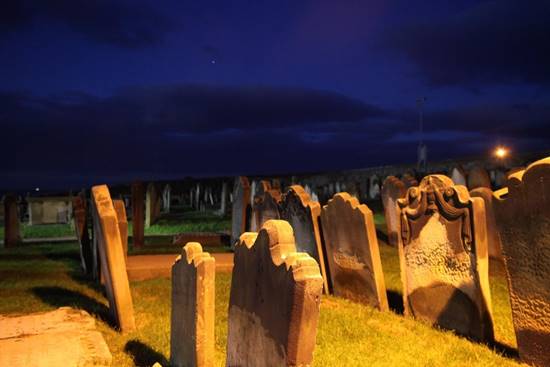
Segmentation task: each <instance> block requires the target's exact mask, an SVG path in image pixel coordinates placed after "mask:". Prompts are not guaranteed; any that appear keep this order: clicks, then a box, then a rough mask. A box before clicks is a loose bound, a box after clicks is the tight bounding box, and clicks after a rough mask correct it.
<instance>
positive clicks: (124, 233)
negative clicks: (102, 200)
mask: <svg viewBox="0 0 550 367" xmlns="http://www.w3.org/2000/svg"><path fill="white" fill-rule="evenodd" d="M113 206H114V208H115V213H116V218H117V222H118V231H119V232H120V240H121V241H122V249H123V251H124V258H126V257H127V256H128V219H127V218H126V206H125V205H124V200H118V199H115V200H113Z"/></svg>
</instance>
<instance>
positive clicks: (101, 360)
mask: <svg viewBox="0 0 550 367" xmlns="http://www.w3.org/2000/svg"><path fill="white" fill-rule="evenodd" d="M0 351H1V352H0V366H29V367H34V366H46V367H49V366H52V367H57V366H67V367H87V366H110V365H111V360H112V356H111V353H110V352H109V348H108V347H107V344H106V343H105V340H104V339H103V336H102V335H101V333H100V332H98V331H96V329H95V320H94V319H93V318H92V317H91V316H90V315H89V314H88V313H86V312H85V311H82V310H75V309H72V308H70V307H61V308H59V309H57V310H55V311H50V312H46V313H36V314H30V315H25V316H18V317H4V316H0Z"/></svg>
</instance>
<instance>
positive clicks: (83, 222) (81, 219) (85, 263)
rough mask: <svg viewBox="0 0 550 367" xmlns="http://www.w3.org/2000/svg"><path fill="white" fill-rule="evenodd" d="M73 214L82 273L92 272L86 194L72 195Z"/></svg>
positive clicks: (92, 255)
mask: <svg viewBox="0 0 550 367" xmlns="http://www.w3.org/2000/svg"><path fill="white" fill-rule="evenodd" d="M73 215H74V227H75V232H76V238H77V239H78V244H79V247H80V263H81V266H82V270H83V271H84V274H90V275H91V274H93V272H94V271H93V268H94V266H97V265H98V264H97V263H96V264H94V254H93V252H92V251H93V249H92V243H91V240H90V232H89V231H88V206H87V203H86V196H85V194H84V193H80V194H79V195H78V196H75V197H73Z"/></svg>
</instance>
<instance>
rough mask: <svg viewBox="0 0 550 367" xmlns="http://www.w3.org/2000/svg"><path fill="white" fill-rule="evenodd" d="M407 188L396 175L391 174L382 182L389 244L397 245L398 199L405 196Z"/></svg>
mask: <svg viewBox="0 0 550 367" xmlns="http://www.w3.org/2000/svg"><path fill="white" fill-rule="evenodd" d="M406 193H407V189H406V187H405V184H404V183H403V181H401V180H400V179H398V178H397V177H395V176H389V177H387V178H386V179H385V180H384V183H383V184H382V194H381V197H382V205H383V206H384V218H385V219H386V228H387V233H388V244H390V245H392V246H395V247H397V241H398V240H397V236H398V233H397V232H398V230H399V214H398V212H397V199H401V198H403V197H405V194H406Z"/></svg>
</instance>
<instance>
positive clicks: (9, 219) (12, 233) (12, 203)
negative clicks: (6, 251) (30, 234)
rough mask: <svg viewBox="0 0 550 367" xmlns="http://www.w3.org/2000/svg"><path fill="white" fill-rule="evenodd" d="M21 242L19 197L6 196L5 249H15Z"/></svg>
mask: <svg viewBox="0 0 550 367" xmlns="http://www.w3.org/2000/svg"><path fill="white" fill-rule="evenodd" d="M20 241H21V233H20V230H19V210H17V195H15V194H11V193H9V194H6V195H5V196H4V247H15V246H17V244H18V243H19V242H20Z"/></svg>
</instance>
